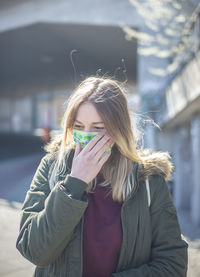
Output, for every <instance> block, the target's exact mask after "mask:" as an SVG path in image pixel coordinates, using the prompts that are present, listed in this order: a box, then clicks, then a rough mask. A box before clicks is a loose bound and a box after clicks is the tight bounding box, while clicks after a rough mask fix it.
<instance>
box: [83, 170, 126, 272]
mask: <svg viewBox="0 0 200 277" xmlns="http://www.w3.org/2000/svg"><path fill="white" fill-rule="evenodd" d="M100 180H102V175H101V174H100V173H99V174H98V175H97V186H96V188H95V190H94V193H86V192H85V193H86V195H87V197H88V207H87V209H86V211H85V214H84V224H83V275H82V276H83V277H94V276H95V277H110V276H111V273H113V272H115V269H116V266H117V262H118V258H119V253H120V248H121V242H122V226H121V206H122V203H119V202H114V201H113V199H112V195H111V193H110V194H109V195H108V188H107V187H100V186H98V183H99V181H100Z"/></svg>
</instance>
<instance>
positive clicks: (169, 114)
mask: <svg viewBox="0 0 200 277" xmlns="http://www.w3.org/2000/svg"><path fill="white" fill-rule="evenodd" d="M195 12H196V13H198V17H197V21H196V22H195V23H194V24H193V27H192V30H191V33H192V35H191V39H193V43H194V45H196V53H195V54H194V55H193V56H192V58H191V59H190V60H189V62H188V63H187V64H185V65H184V66H183V67H182V68H181V70H180V71H179V72H178V73H177V74H176V75H175V76H174V77H173V79H172V80H170V81H169V82H168V83H167V84H166V86H165V88H164V89H162V90H160V92H159V93H157V94H155V95H154V97H152V99H151V101H148V104H149V105H147V106H146V109H147V110H153V111H154V112H153V113H152V114H151V115H152V117H153V118H154V120H155V121H156V122H157V123H158V124H159V126H160V127H161V131H159V130H158V129H156V128H149V129H147V135H146V141H147V144H148V145H151V147H153V148H154V149H157V150H163V149H165V150H168V151H169V152H170V154H171V155H172V159H173V162H174V164H175V172H174V179H173V182H174V184H173V186H172V190H173V197H174V201H175V204H176V206H177V208H178V209H187V210H190V214H191V217H192V220H193V222H194V223H195V224H196V225H200V201H199V199H200V7H198V8H197V9H196V11H195Z"/></svg>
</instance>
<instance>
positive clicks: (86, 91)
mask: <svg viewBox="0 0 200 277" xmlns="http://www.w3.org/2000/svg"><path fill="white" fill-rule="evenodd" d="M126 96H127V95H126V92H125V89H124V88H123V87H122V85H121V84H120V83H119V82H117V81H116V80H113V79H111V78H105V77H104V78H102V77H88V78H86V79H85V80H83V81H82V82H81V83H80V84H79V86H78V87H77V88H76V89H75V91H74V92H73V94H72V95H71V96H70V97H69V99H68V105H67V109H66V111H65V113H64V116H63V118H62V121H61V127H62V129H63V134H62V141H61V145H60V148H59V151H58V157H57V162H56V165H55V168H54V169H56V168H57V170H54V174H53V176H54V177H53V178H55V175H57V176H58V175H59V174H62V173H63V172H65V170H66V166H67V165H66V161H67V159H66V155H68V153H69V150H70V149H72V148H73V149H75V143H74V141H73V135H72V129H73V127H74V122H75V119H76V115H77V111H78V109H79V106H80V105H81V104H82V103H84V102H90V103H92V104H93V105H94V107H95V108H96V110H97V112H98V114H99V115H100V117H101V119H102V120H103V122H104V126H105V129H106V130H107V132H108V134H109V135H110V136H111V138H112V139H113V141H114V143H115V144H114V146H113V148H112V152H111V155H110V157H109V159H108V160H107V161H106V163H105V164H104V165H103V167H102V169H101V172H102V173H103V176H104V179H105V180H104V182H102V183H101V184H99V185H101V186H110V185H111V190H110V191H111V192H112V198H113V200H114V201H118V202H122V201H124V200H125V199H127V197H128V196H129V195H130V194H131V192H132V190H133V188H134V176H133V165H134V162H140V161H141V157H140V154H139V152H140V151H139V149H138V144H137V139H136V136H135V135H134V132H133V125H132V122H131V112H130V109H129V107H128V103H127V97H126ZM46 149H48V145H47V146H46ZM95 186H96V178H95V179H94V180H93V181H92V182H90V183H89V184H88V187H87V192H92V190H93V188H94V187H95Z"/></svg>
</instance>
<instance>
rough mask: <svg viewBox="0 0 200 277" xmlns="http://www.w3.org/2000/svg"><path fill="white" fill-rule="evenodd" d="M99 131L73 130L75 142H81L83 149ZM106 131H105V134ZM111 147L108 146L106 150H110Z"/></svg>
mask: <svg viewBox="0 0 200 277" xmlns="http://www.w3.org/2000/svg"><path fill="white" fill-rule="evenodd" d="M98 133H99V132H85V131H80V130H75V129H73V130H72V134H73V139H74V142H75V144H77V142H78V141H79V142H80V144H81V148H82V149H83V148H84V147H85V146H86V145H87V144H88V142H89V141H91V139H93V137H95V136H96V135H97V134H98ZM105 134H106V132H105V133H104V135H105ZM110 149H111V146H108V147H107V148H106V150H105V152H108V151H109V150H110Z"/></svg>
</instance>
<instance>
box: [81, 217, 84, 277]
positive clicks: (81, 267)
mask: <svg viewBox="0 0 200 277" xmlns="http://www.w3.org/2000/svg"><path fill="white" fill-rule="evenodd" d="M83 223H84V216H83V217H82V222H81V270H80V277H82V275H83Z"/></svg>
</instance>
